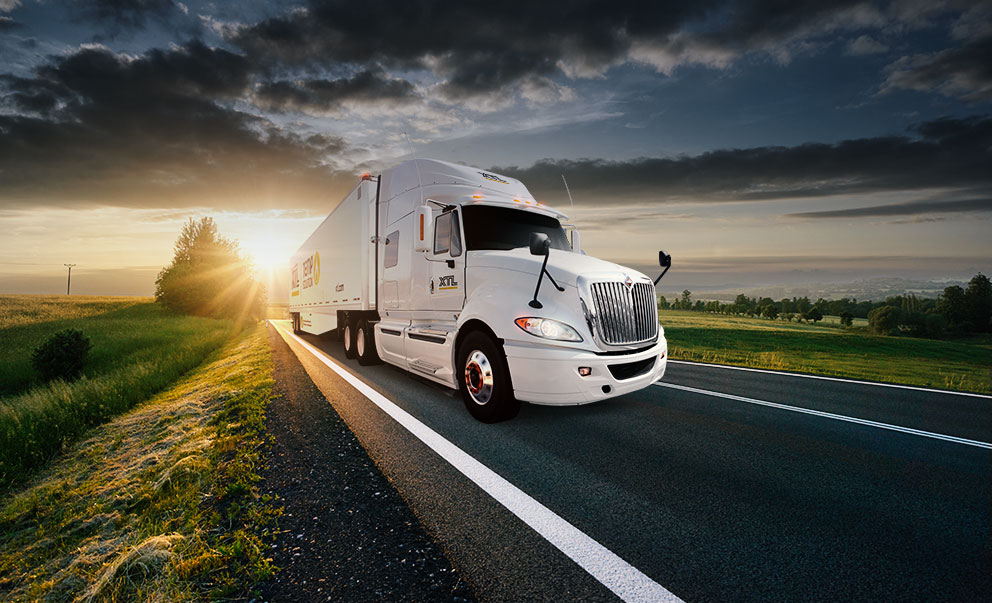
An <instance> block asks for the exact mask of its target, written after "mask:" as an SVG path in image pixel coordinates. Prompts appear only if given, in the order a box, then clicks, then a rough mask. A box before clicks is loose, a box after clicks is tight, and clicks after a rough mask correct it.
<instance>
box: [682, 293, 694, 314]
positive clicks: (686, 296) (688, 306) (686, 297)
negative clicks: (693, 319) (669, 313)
mask: <svg viewBox="0 0 992 603" xmlns="http://www.w3.org/2000/svg"><path fill="white" fill-rule="evenodd" d="M680 307H681V308H682V309H683V310H692V291H689V290H688V289H684V290H683V291H682V305H681V306H680Z"/></svg>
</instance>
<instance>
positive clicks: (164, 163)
mask: <svg viewBox="0 0 992 603" xmlns="http://www.w3.org/2000/svg"><path fill="white" fill-rule="evenodd" d="M251 81H252V79H251V69H250V65H249V63H248V61H247V60H246V59H245V58H244V57H242V56H240V55H237V54H234V53H230V52H227V51H225V50H221V49H213V48H209V47H207V46H205V45H203V44H202V43H199V42H191V43H189V44H187V45H185V46H182V47H176V48H173V49H171V50H152V51H149V52H148V53H147V54H145V55H143V56H141V57H138V58H133V57H127V56H123V55H117V54H114V53H111V52H110V51H108V50H106V49H104V48H100V47H91V48H84V49H82V50H80V51H78V52H76V53H74V54H71V55H68V56H66V57H61V58H56V59H53V61H52V62H51V63H49V64H47V65H44V66H42V67H40V68H39V69H38V70H37V72H36V75H35V77H33V78H21V77H14V76H10V75H7V76H4V77H3V79H2V80H0V88H2V89H6V91H7V95H6V98H5V102H6V103H8V104H10V105H13V106H15V107H16V108H17V109H19V111H20V112H19V113H6V114H0V195H2V196H3V198H4V200H5V201H4V202H5V204H6V205H8V206H9V205H13V204H22V205H23V204H32V203H38V202H44V203H47V204H73V203H89V204H105V205H123V206H131V207H157V206H161V205H162V204H163V203H165V204H169V205H179V206H195V205H204V204H212V205H213V206H215V207H231V208H242V207H246V206H255V207H260V206H269V207H270V206H272V205H274V204H275V205H278V204H279V202H280V201H283V200H285V201H286V202H292V203H293V204H294V205H303V206H306V205H308V204H310V205H316V204H319V203H322V202H324V200H326V199H327V197H328V193H327V188H328V187H331V186H337V185H339V182H340V181H339V180H338V179H337V177H336V176H337V175H336V174H335V173H334V172H333V170H331V169H329V168H327V167H325V166H324V165H322V164H321V162H325V161H327V160H328V157H329V155H330V156H332V155H333V154H335V153H339V152H340V151H341V150H342V149H343V148H344V143H343V142H342V141H341V140H339V139H336V138H333V137H329V136H324V135H312V136H305V135H300V134H295V133H290V132H286V131H284V130H281V129H279V128H277V127H275V126H274V125H273V124H272V123H271V122H269V121H267V120H265V119H263V118H261V117H258V116H256V115H252V114H249V113H245V112H242V111H239V110H236V109H234V108H233V106H234V100H235V99H239V98H242V97H243V96H244V95H245V94H246V93H247V91H248V89H249V86H250V84H251ZM347 180H350V177H348V178H347Z"/></svg>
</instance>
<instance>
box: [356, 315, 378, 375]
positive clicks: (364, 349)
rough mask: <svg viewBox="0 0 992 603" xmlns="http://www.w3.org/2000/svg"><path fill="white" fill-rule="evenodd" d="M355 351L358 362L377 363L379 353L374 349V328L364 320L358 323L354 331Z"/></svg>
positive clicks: (362, 363) (364, 363)
mask: <svg viewBox="0 0 992 603" xmlns="http://www.w3.org/2000/svg"><path fill="white" fill-rule="evenodd" d="M355 353H356V354H357V355H358V364H361V365H362V366H368V365H370V364H379V354H378V352H376V350H375V328H374V327H373V326H372V325H370V324H369V323H367V322H365V321H364V320H363V321H361V322H359V323H358V330H356V331H355Z"/></svg>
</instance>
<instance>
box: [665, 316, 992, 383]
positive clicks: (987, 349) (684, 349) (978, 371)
mask: <svg viewBox="0 0 992 603" xmlns="http://www.w3.org/2000/svg"><path fill="white" fill-rule="evenodd" d="M660 320H661V324H662V326H664V327H665V335H666V337H667V338H668V349H669V355H670V357H672V358H674V359H679V360H693V361H697V362H711V363H716V364H730V365H734V366H746V367H752V368H767V369H774V370H783V371H795V372H802V373H813V374H817V375H830V376H837V377H846V378H852V379H864V380H868V381H882V382H886V383H899V384H904V385H916V386H922V387H934V388H940V389H951V390H959V391H970V392H981V393H990V366H992V363H990V360H992V345H990V342H989V340H988V338H984V339H982V338H973V339H970V340H964V341H942V340H933V339H916V338H911V337H880V336H873V335H869V334H868V333H867V332H865V331H864V330H863V329H858V328H854V329H843V328H840V327H839V326H836V325H809V324H797V323H787V322H783V321H780V320H767V319H761V318H747V317H740V316H726V315H722V314H708V313H702V312H685V311H675V310H662V311H661V312H660Z"/></svg>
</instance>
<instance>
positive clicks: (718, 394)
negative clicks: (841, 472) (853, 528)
mask: <svg viewBox="0 0 992 603" xmlns="http://www.w3.org/2000/svg"><path fill="white" fill-rule="evenodd" d="M655 385H658V386H660V387H670V388H672V389H681V390H683V391H687V392H693V393H695V394H705V395H707V396H716V397H718V398H726V399H728V400H736V401H738V402H747V403H748V404H759V405H761V406H770V407H772V408H778V409H780V410H791V411H792V412H801V413H805V414H808V415H815V416H817V417H824V418H827V419H836V420H838V421H847V422H848V423H857V424H858V425H867V426H869V427H878V428H880V429H889V430H892V431H899V432H902V433H909V434H912V435H918V436H923V437H927V438H934V439H937V440H944V441H946V442H954V443H956V444H967V445H968V446H977V447H978V448H988V449H992V444H990V443H988V442H979V441H978V440H968V439H966V438H958V437H955V436H949V435H944V434H942V433H933V432H931V431H923V430H920V429H912V428H910V427H900V426H899V425H890V424H888V423H879V422H878V421H869V420H868V419H858V418H856V417H848V416H846V415H835V414H833V413H830V412H823V411H822V410H812V409H809V408H801V407H798V406H789V405H787V404H779V403H777V402H767V401H765V400H756V399H755V398H745V397H744V396H735V395H734V394H725V393H723V392H713V391H709V390H706V389H697V388H695V387H688V386H686V385H676V384H674V383H664V382H661V381H659V382H656V383H655Z"/></svg>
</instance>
